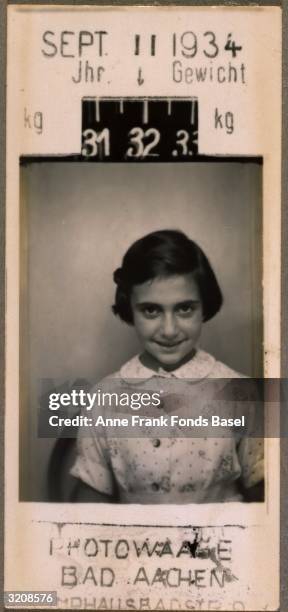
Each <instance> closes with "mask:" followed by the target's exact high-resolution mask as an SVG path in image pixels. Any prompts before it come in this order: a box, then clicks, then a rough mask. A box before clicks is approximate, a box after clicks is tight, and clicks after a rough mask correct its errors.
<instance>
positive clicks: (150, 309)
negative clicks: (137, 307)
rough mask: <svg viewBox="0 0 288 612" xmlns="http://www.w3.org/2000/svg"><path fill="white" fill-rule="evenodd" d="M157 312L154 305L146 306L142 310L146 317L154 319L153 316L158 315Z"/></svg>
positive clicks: (157, 309)
mask: <svg viewBox="0 0 288 612" xmlns="http://www.w3.org/2000/svg"><path fill="white" fill-rule="evenodd" d="M159 312H160V311H159V308H156V307H155V306H146V307H145V308H143V310H142V313H143V314H144V316H145V317H146V318H147V319H154V318H155V317H158V315H159Z"/></svg>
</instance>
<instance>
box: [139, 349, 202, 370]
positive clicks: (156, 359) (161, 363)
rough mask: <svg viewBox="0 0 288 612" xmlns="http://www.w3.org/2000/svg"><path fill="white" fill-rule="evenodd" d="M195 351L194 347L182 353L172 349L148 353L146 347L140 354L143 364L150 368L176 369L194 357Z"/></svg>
mask: <svg viewBox="0 0 288 612" xmlns="http://www.w3.org/2000/svg"><path fill="white" fill-rule="evenodd" d="M195 353H196V349H195V348H194V347H193V348H192V349H191V350H190V351H189V352H187V353H185V354H184V355H181V354H178V355H177V354H176V351H175V352H173V351H172V350H171V352H169V351H167V352H164V351H163V352H162V351H161V353H160V354H159V353H158V352H157V353H154V351H153V352H151V353H150V352H149V351H147V349H146V352H145V353H144V355H143V356H142V359H141V361H142V362H143V363H144V365H147V367H150V368H151V369H156V370H157V369H158V368H159V367H160V368H161V367H162V368H164V369H166V370H167V369H169V370H176V369H177V368H179V367H180V366H181V365H184V364H185V363H187V362H188V361H190V359H192V358H193V357H194V355H195Z"/></svg>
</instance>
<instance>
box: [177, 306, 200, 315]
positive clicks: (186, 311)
mask: <svg viewBox="0 0 288 612" xmlns="http://www.w3.org/2000/svg"><path fill="white" fill-rule="evenodd" d="M196 308H197V305H196V304H187V306H181V307H180V308H178V310H177V312H178V314H180V315H182V316H185V315H186V316H189V315H191V314H193V312H194V311H195V310H196Z"/></svg>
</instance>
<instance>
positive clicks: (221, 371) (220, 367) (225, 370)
mask: <svg viewBox="0 0 288 612" xmlns="http://www.w3.org/2000/svg"><path fill="white" fill-rule="evenodd" d="M210 378H249V377H248V376H246V375H245V374H241V373H240V372H237V371H236V370H233V369H232V368H230V367H229V366H227V365H226V364H225V363H223V362H222V361H217V360H216V359H215V362H214V367H213V370H212V371H211V373H210Z"/></svg>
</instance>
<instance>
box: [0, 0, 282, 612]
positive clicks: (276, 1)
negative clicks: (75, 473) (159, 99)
mask: <svg viewBox="0 0 288 612" xmlns="http://www.w3.org/2000/svg"><path fill="white" fill-rule="evenodd" d="M7 4H27V5H29V4H33V5H34V6H35V5H36V6H37V4H43V0H13V1H10V0H2V1H1V2H0V146H1V154H0V279H1V280H0V405H1V406H4V400H5V392H4V378H5V278H6V268H5V183H6V181H5V175H6V159H5V157H6V143H5V141H6V60H7V56H6V24H7V13H6V8H7ZM45 4H47V5H51V6H53V5H56V4H63V5H65V4H66V5H69V4H74V5H83V6H85V5H86V6H87V5H91V4H92V5H109V4H110V5H111V4H113V5H127V6H131V5H133V4H138V5H164V6H165V5H166V6H167V5H173V4H176V5H178V6H185V5H186V6H187V5H192V6H194V5H195V6H197V5H198V6H221V5H222V6H223V5H225V6H246V7H253V6H260V7H262V6H263V7H264V6H281V7H282V12H283V72H282V110H283V113H282V185H281V187H282V190H281V191H282V197H281V209H282V248H281V259H282V262H283V263H282V268H281V306H282V316H281V332H282V334H281V337H282V346H281V373H282V377H283V378H284V377H287V372H288V346H287V340H288V312H287V304H288V270H286V265H285V264H286V261H287V260H288V206H287V205H286V203H287V201H288V163H287V162H288V156H287V145H288V116H287V112H288V105H287V99H288V3H287V2H282V0H258V2H255V1H253V0H181V1H180V2H174V1H173V0H156V1H155V0H138V1H137V2H133V1H130V2H129V0H127V1H126V2H125V1H123V0H110V1H107V0H97V1H95V0H84V1H83V0H46V1H45ZM285 152H286V155H285ZM4 425H5V418H4V410H2V412H1V419H0V443H1V448H0V494H1V502H0V543H1V548H0V567H1V569H2V571H1V572H0V592H1V595H2V593H3V586H4ZM287 465H288V439H284V438H283V439H282V440H281V500H280V504H281V506H280V508H281V539H280V542H281V544H280V568H281V574H280V580H281V589H280V610H281V612H285V611H286V610H288V468H287ZM1 600H2V597H1ZM1 608H2V606H1Z"/></svg>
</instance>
